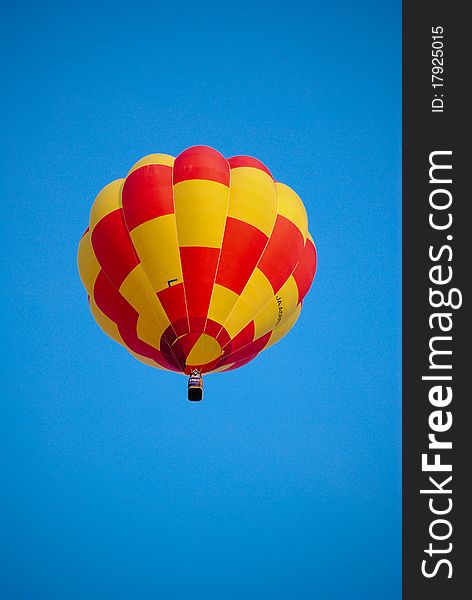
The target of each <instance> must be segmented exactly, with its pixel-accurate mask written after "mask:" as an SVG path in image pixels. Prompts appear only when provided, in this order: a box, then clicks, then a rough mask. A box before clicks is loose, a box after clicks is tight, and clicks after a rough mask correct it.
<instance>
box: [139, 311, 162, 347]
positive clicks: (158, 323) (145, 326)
mask: <svg viewBox="0 0 472 600" xmlns="http://www.w3.org/2000/svg"><path fill="white" fill-rule="evenodd" d="M160 317H161V318H159V317H158V316H157V315H156V307H155V305H154V304H153V302H148V303H147V304H146V305H145V306H144V307H143V308H142V309H141V312H140V313H139V317H138V324H137V328H136V330H137V332H138V337H139V339H140V340H142V341H143V342H146V343H147V344H149V345H150V346H153V347H154V348H157V350H159V349H160V341H161V335H162V334H163V332H164V331H165V329H166V327H167V326H168V325H169V320H168V319H167V317H165V313H164V311H163V310H162V307H161V315H160ZM164 318H165V321H163V319H164ZM164 323H165V325H164ZM163 325H164V326H163Z"/></svg>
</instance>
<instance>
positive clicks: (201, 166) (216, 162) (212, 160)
mask: <svg viewBox="0 0 472 600" xmlns="http://www.w3.org/2000/svg"><path fill="white" fill-rule="evenodd" d="M188 179H207V180H209V181H218V182H219V183H223V184H224V185H227V186H229V165H228V161H227V160H226V158H225V157H224V156H223V155H222V154H220V153H219V152H217V151H216V150H214V149H213V148H210V147H209V146H192V147H191V148H188V149H187V150H184V151H183V152H182V153H181V154H179V156H177V158H176V159H175V162H174V184H176V183H179V182H180V181H187V180H188Z"/></svg>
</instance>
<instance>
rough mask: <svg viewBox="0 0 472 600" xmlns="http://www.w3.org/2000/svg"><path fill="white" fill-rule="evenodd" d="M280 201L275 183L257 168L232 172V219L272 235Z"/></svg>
mask: <svg viewBox="0 0 472 600" xmlns="http://www.w3.org/2000/svg"><path fill="white" fill-rule="evenodd" d="M278 202H279V201H278V197H277V190H276V188H275V183H274V180H273V179H272V178H271V177H269V175H267V173H264V172H263V171H261V170H260V169H254V168H253V167H238V168H237V169H232V170H231V188H230V195H229V211H228V216H229V217H234V218H235V219H240V220H241V221H245V222H246V223H250V224H251V225H254V226H255V227H257V228H258V229H260V230H261V231H262V232H264V233H265V234H266V235H267V236H270V234H271V232H272V228H273V227H274V223H275V219H276V217H277V207H278Z"/></svg>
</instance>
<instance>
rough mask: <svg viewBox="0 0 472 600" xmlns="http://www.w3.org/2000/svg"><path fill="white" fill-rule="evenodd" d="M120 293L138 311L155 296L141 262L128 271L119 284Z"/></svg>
mask: <svg viewBox="0 0 472 600" xmlns="http://www.w3.org/2000/svg"><path fill="white" fill-rule="evenodd" d="M119 291H120V294H121V295H122V296H123V297H124V298H126V300H127V301H128V303H129V304H131V306H132V307H133V308H134V309H135V310H137V311H138V312H140V311H141V309H142V308H143V307H144V306H145V305H146V304H147V303H148V302H149V301H152V300H154V298H155V297H156V295H155V292H154V290H153V288H152V286H151V284H150V283H149V279H148V278H147V276H146V273H145V272H144V270H143V268H142V266H141V264H138V265H136V267H135V268H134V269H133V270H132V271H131V272H130V273H128V275H127V277H126V279H125V280H124V281H123V283H122V284H121V286H120V290H119Z"/></svg>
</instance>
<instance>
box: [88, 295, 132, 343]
mask: <svg viewBox="0 0 472 600" xmlns="http://www.w3.org/2000/svg"><path fill="white" fill-rule="evenodd" d="M90 312H91V313H92V315H93V318H94V319H95V321H96V322H97V323H98V325H99V326H100V328H101V329H102V330H103V331H104V332H105V333H106V334H107V335H108V336H109V337H111V338H112V339H113V340H115V342H118V343H119V344H121V345H122V346H126V344H125V343H124V342H123V339H122V337H121V335H120V332H119V331H118V327H117V325H116V323H114V322H113V321H112V320H111V319H109V318H108V317H107V316H106V315H105V314H104V313H102V311H101V310H100V309H99V308H98V306H97V305H96V304H95V301H94V299H93V298H92V297H91V298H90Z"/></svg>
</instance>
